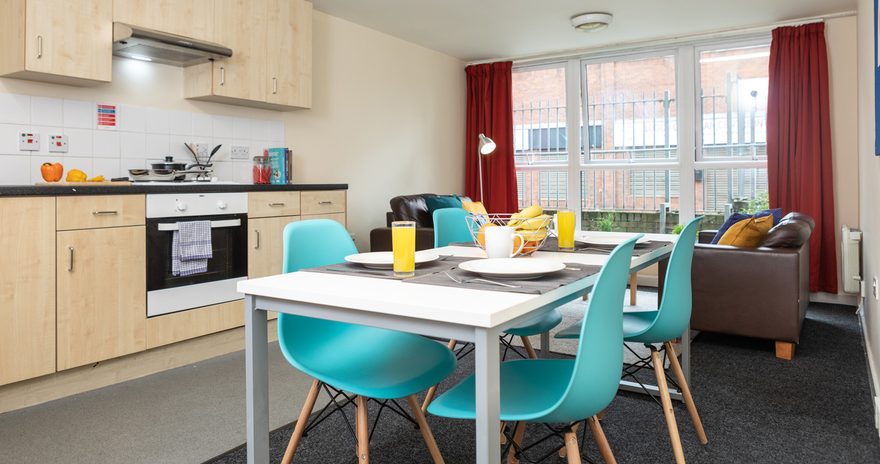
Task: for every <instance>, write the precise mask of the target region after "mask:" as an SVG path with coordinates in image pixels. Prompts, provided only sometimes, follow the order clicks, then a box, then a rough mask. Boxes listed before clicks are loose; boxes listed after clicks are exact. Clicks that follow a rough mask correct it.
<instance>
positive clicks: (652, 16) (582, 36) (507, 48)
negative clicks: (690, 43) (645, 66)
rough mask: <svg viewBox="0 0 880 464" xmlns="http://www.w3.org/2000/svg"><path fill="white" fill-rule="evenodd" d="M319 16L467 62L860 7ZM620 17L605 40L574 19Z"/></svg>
mask: <svg viewBox="0 0 880 464" xmlns="http://www.w3.org/2000/svg"><path fill="white" fill-rule="evenodd" d="M313 2H314V5H315V8H316V9H318V10H320V11H323V12H325V13H328V14H330V15H333V16H336V17H339V18H343V19H347V20H349V21H351V22H354V23H358V24H361V25H364V26H366V27H369V28H371V29H376V30H378V31H382V32H385V33H387V34H390V35H393V36H396V37H399V38H401V39H404V40H406V41H409V42H413V43H416V44H419V45H422V46H424V47H427V48H431V49H434V50H438V51H440V52H443V53H446V54H448V55H452V56H454V57H457V58H460V59H462V60H465V61H476V60H483V59H493V58H503V57H512V56H524V55H532V54H538V53H545V52H552V51H562V50H570V49H581V48H592V47H598V46H603V45H610V44H616V43H621V42H631V41H641V40H648V39H651V38H661V37H662V38H667V37H672V36H678V35H686V34H694V33H700V32H713V31H718V30H724V29H732V28H739V27H746V26H763V25H767V24H772V23H775V22H778V21H783V20H790V19H799V18H805V17H811V16H819V15H824V14H828V13H836V12H841V11H851V10H855V8H856V0H727V1H723V0H313ZM591 11H605V12H609V13H612V14H613V15H614V22H613V23H612V25H611V27H609V28H608V29H605V30H604V31H601V32H595V33H584V32H578V31H575V30H574V29H573V28H572V27H571V25H570V22H569V20H570V18H571V17H572V16H574V15H576V14H579V13H586V12H591Z"/></svg>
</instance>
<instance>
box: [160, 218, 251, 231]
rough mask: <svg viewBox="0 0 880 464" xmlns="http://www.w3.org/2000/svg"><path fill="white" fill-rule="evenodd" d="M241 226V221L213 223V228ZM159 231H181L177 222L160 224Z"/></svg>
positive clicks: (231, 220)
mask: <svg viewBox="0 0 880 464" xmlns="http://www.w3.org/2000/svg"><path fill="white" fill-rule="evenodd" d="M240 225H241V219H226V220H223V221H211V228H212V229H217V228H219V227H238V226H240ZM158 229H159V230H160V231H162V232H167V231H174V230H179V228H178V227H177V223H176V222H162V223H159V224H158Z"/></svg>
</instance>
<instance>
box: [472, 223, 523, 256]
mask: <svg viewBox="0 0 880 464" xmlns="http://www.w3.org/2000/svg"><path fill="white" fill-rule="evenodd" d="M515 232H516V229H514V228H513V227H500V226H499V227H487V228H486V229H485V231H484V232H483V233H484V234H486V255H487V256H489V257H490V258H513V257H514V256H516V255H518V254H519V253H520V252H521V251H522V249H523V246H525V244H526V241H525V240H524V239H523V236H522V235H520V234H517V233H515ZM514 237H519V248H517V249H516V250H514V249H513V243H514V242H513V239H514ZM511 251H512V253H511Z"/></svg>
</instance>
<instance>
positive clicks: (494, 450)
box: [474, 328, 543, 464]
mask: <svg viewBox="0 0 880 464" xmlns="http://www.w3.org/2000/svg"><path fill="white" fill-rule="evenodd" d="M474 335H475V337H474V345H475V350H474V363H475V366H474V367H475V372H476V400H477V402H476V413H477V421H476V429H477V430H476V433H477V437H476V438H477V461H476V462H477V464H497V463H498V462H500V461H501V437H500V433H499V427H498V424H499V422H500V420H501V419H500V416H499V414H500V411H501V399H500V361H501V360H500V353H499V349H498V334H497V333H496V332H495V331H493V330H488V329H484V328H477V329H475V334H474ZM542 347H543V345H542Z"/></svg>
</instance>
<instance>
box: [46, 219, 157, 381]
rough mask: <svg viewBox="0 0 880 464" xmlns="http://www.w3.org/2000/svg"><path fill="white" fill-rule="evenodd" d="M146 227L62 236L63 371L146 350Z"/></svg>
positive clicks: (59, 314)
mask: <svg viewBox="0 0 880 464" xmlns="http://www.w3.org/2000/svg"><path fill="white" fill-rule="evenodd" d="M145 240H146V237H145V229H144V226H133V227H114V228H106V229H86V230H71V231H61V232H58V234H57V240H56V250H57V252H56V266H57V267H56V279H57V290H58V295H57V319H58V320H57V323H58V335H57V344H58V360H57V362H58V370H59V371H60V370H64V369H70V368H72V367H77V366H83V365H86V364H91V363H95V362H98V361H103V360H105V359H110V358H115V357H119V356H124V355H127V354H131V353H135V352H138V351H143V350H144V349H146V336H145V332H146V331H145V327H146V319H147V310H146V293H147V288H146V261H145V256H144V253H145V249H146V247H145Z"/></svg>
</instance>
